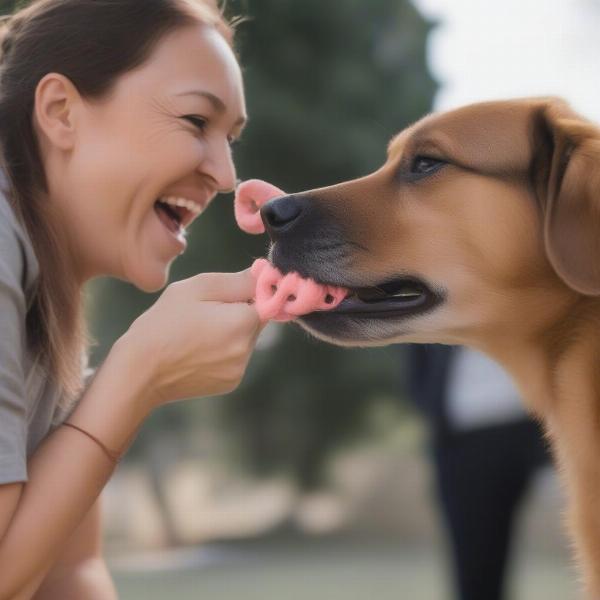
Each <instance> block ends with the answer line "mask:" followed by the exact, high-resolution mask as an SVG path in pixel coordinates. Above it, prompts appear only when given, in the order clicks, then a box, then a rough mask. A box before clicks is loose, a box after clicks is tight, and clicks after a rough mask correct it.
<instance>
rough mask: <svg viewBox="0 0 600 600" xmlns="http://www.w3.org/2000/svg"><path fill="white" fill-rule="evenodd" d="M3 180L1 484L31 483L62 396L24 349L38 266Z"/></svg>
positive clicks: (0, 216)
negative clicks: (36, 455)
mask: <svg viewBox="0 0 600 600" xmlns="http://www.w3.org/2000/svg"><path fill="white" fill-rule="evenodd" d="M2 183H3V182H2V178H1V177H0V484H3V483H14V482H20V481H27V458H28V457H29V456H30V455H31V454H32V453H33V452H34V451H35V449H36V448H37V446H38V444H39V443H40V441H41V440H42V439H43V438H44V437H46V435H48V433H49V432H50V430H51V428H52V426H53V425H56V424H57V421H59V420H60V419H61V418H64V415H62V413H63V411H62V410H61V409H60V408H59V399H60V390H59V389H58V388H57V386H56V385H55V384H54V383H53V382H52V381H51V380H50V378H49V377H48V376H47V373H46V371H45V370H44V368H43V366H42V365H41V364H39V362H38V361H37V360H36V356H34V355H33V354H32V353H31V352H30V351H29V349H28V348H27V346H26V335H25V316H26V314H27V310H28V308H29V307H30V306H31V302H32V300H33V297H34V293H35V289H36V285H37V280H38V276H39V265H38V261H37V259H36V256H35V253H34V250H33V246H32V244H31V240H30V238H29V236H28V235H27V232H26V231H25V228H24V227H23V226H22V225H21V224H20V223H19V222H18V220H17V219H16V217H15V214H14V212H13V210H12V208H11V206H10V204H9V203H8V201H7V199H6V197H5V195H4V194H3V193H2V191H1V190H2V185H1V184H2Z"/></svg>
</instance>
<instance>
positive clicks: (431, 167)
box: [410, 156, 446, 175]
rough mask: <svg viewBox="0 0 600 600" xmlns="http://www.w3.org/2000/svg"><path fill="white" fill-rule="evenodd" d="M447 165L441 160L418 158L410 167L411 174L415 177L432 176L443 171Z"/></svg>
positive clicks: (425, 157) (428, 157)
mask: <svg viewBox="0 0 600 600" xmlns="http://www.w3.org/2000/svg"><path fill="white" fill-rule="evenodd" d="M445 164H446V163H445V162H444V161H443V160H440V159H439V158H432V157H430V156H416V157H415V158H414V159H413V161H412V163H411V165H410V172H411V173H412V174H413V175H431V174H432V173H435V172H436V171H437V170H439V169H441V168H442V167H443V166H444V165H445Z"/></svg>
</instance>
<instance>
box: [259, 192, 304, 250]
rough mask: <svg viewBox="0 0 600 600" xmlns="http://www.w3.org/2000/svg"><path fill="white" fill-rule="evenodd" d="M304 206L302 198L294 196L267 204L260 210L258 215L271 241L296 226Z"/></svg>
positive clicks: (284, 197)
mask: <svg viewBox="0 0 600 600" xmlns="http://www.w3.org/2000/svg"><path fill="white" fill-rule="evenodd" d="M305 205H306V202H305V200H304V199H303V198H302V196H299V195H295V194H292V195H290V196H282V197H281V198H274V199H273V200H270V201H269V202H267V203H266V204H265V205H264V206H263V207H262V208H261V209H260V215H261V217H262V220H263V223H264V224H265V227H266V228H267V232H268V233H269V235H270V236H271V239H274V238H275V237H277V235H278V234H281V233H284V232H287V231H289V230H291V229H292V228H293V227H294V226H295V225H296V224H297V222H298V220H299V217H300V215H301V214H302V212H303V210H304V207H305Z"/></svg>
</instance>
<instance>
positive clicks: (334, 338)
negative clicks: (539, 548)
mask: <svg viewBox="0 0 600 600" xmlns="http://www.w3.org/2000/svg"><path fill="white" fill-rule="evenodd" d="M418 156H426V157H433V158H437V159H443V161H446V162H447V164H446V165H445V166H443V167H442V168H440V169H439V170H437V171H435V172H434V173H432V174H430V175H428V176H425V177H422V178H415V177H414V174H413V173H411V170H412V169H414V166H415V158H416V157H418ZM281 201H286V199H285V198H284V199H281V200H276V201H275V202H281ZM303 202H305V208H304V209H303V214H302V215H300V216H299V217H298V219H297V221H298V223H297V224H295V225H294V228H293V231H289V230H288V231H286V232H275V233H274V232H273V231H271V233H272V237H273V238H274V240H275V244H274V246H273V249H272V258H273V261H274V262H275V264H276V265H278V266H280V267H281V268H282V269H283V270H292V269H295V270H299V271H300V272H301V273H303V274H305V275H311V276H313V277H315V279H317V280H320V281H323V282H325V283H334V284H340V285H346V286H348V287H366V286H375V285H377V284H379V283H380V282H382V281H386V280H388V279H390V278H393V277H397V276H398V275H402V274H404V275H411V276H415V277H418V278H420V279H421V280H423V281H424V282H427V284H428V285H429V286H430V287H431V288H432V289H434V290H440V291H441V294H440V297H443V301H442V302H440V303H439V304H438V305H436V306H433V307H432V308H431V309H429V310H426V311H424V312H421V313H416V314H414V315H410V316H408V317H405V318H404V317H391V318H389V317H388V318H383V319H372V318H365V319H361V318H360V317H358V318H357V317H356V316H354V317H349V316H346V317H343V316H341V317H340V316H339V315H337V316H336V315H335V311H334V313H333V314H331V315H326V314H323V315H322V316H321V317H320V318H319V319H317V320H315V319H314V318H312V317H311V316H309V317H308V318H306V319H304V320H303V325H304V326H305V327H306V328H307V329H308V330H309V331H311V332H312V333H313V334H315V335H317V336H318V337H321V338H323V339H325V340H327V341H330V342H333V343H337V344H344V345H380V344H387V343H391V342H440V343H452V344H465V345H469V346H472V347H475V348H478V349H480V350H482V351H484V352H486V353H487V354H488V355H490V356H491V357H493V358H494V359H496V360H497V361H498V362H500V363H501V364H502V365H504V367H505V368H506V369H507V370H508V371H509V372H510V373H511V374H512V375H513V377H514V378H515V380H516V381H517V383H518V385H519V386H520V389H521V391H522V394H523V396H524V398H525V399H526V403H527V405H528V407H529V408H530V409H531V411H532V412H533V413H535V414H536V415H538V416H539V418H541V419H542V420H543V422H544V423H545V426H546V429H547V431H548V435H549V437H550V439H551V441H552V445H553V448H554V451H555V456H556V459H557V462H558V464H559V465H560V468H561V472H562V475H563V477H564V480H565V482H566V484H567V488H568V491H569V495H570V507H571V508H570V511H569V514H570V523H571V527H572V532H573V535H574V539H575V542H576V548H577V550H578V555H579V560H580V563H581V566H582V569H583V572H584V574H585V580H586V586H587V590H588V593H589V597H590V598H594V599H598V598H600V368H599V367H600V129H598V128H597V127H596V126H594V125H593V124H591V123H590V122H588V121H586V120H584V119H583V118H581V117H579V116H578V115H576V114H575V113H574V112H573V111H572V110H571V109H570V108H569V107H568V105H566V104H565V103H564V102H562V101H560V100H558V99H552V98H550V99H544V98H542V99H526V100H515V101H501V102H489V103H481V104H475V105H471V106H467V107H464V108H461V109H458V110H454V111H451V112H448V113H442V114H434V115H430V116H428V117H426V118H424V119H423V120H421V121H419V122H418V123H417V124H415V125H413V126H412V127H410V128H408V129H406V130H405V131H403V132H401V133H400V134H399V135H398V136H396V137H395V138H394V139H393V140H392V142H391V144H390V146H389V149H388V160H387V162H386V163H385V164H384V165H383V167H381V168H380V169H379V170H377V171H376V172H374V173H372V174H370V175H368V176H366V177H363V178H361V179H358V180H354V181H349V182H345V183H341V184H339V185H335V186H332V187H328V188H322V189H318V190H312V191H311V192H307V193H305V194H303ZM307 215H312V216H307ZM303 219H304V221H306V223H307V225H306V226H305V227H303V226H302V220H303ZM311 219H312V220H311ZM288 229H289V228H288Z"/></svg>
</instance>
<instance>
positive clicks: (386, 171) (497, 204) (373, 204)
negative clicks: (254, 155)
mask: <svg viewBox="0 0 600 600" xmlns="http://www.w3.org/2000/svg"><path fill="white" fill-rule="evenodd" d="M262 217H263V221H264V222H265V225H266V227H267V230H268V232H269V234H270V236H271V239H272V241H273V245H272V248H271V259H272V261H273V263H274V264H275V265H276V266H277V267H279V268H280V269H281V270H282V271H284V272H288V271H292V270H293V271H298V272H299V273H300V274H302V275H304V276H310V277H312V278H314V279H315V280H317V281H319V282H322V283H328V284H335V285H340V286H345V287H348V288H350V289H351V290H352V291H353V293H352V294H351V295H350V296H349V297H348V298H346V299H345V300H344V301H343V302H342V303H341V304H340V305H339V306H338V307H337V308H336V309H335V310H332V311H326V312H317V313H312V314H309V315H307V316H305V317H303V318H302V319H301V321H300V322H301V324H302V325H303V326H304V327H305V328H307V329H308V330H309V331H311V332H312V333H313V334H315V335H316V336H318V337H321V338H323V339H326V340H327V341H330V342H334V343H338V344H345V345H378V344H386V343H390V342H395V341H421V342H447V343H469V342H470V341H472V338H473V336H477V335H481V333H482V332H486V331H489V332H492V334H493V332H504V333H506V334H509V333H514V331H513V330H514V329H515V328H518V333H525V330H528V331H529V330H530V331H535V330H536V328H537V329H538V330H539V329H540V328H543V327H544V326H545V325H547V323H548V322H550V321H552V320H553V319H554V320H556V319H557V318H560V313H561V311H563V312H564V310H565V306H566V305H567V304H568V303H569V302H571V301H573V299H574V298H576V297H578V296H579V295H581V294H584V295H592V296H594V295H600V130H599V129H597V128H596V127H594V126H593V125H592V124H591V123H589V122H587V121H585V120H584V119H582V118H581V117H579V116H577V115H576V114H575V113H574V112H573V111H572V110H571V109H570V108H569V107H568V106H567V105H566V104H565V103H564V102H562V101H560V100H557V99H528V100H516V101H500V102H488V103H481V104H475V105H471V106H467V107H464V108H460V109H457V110H454V111H451V112H448V113H441V114H434V115H430V116H428V117H426V118H424V119H422V120H421V121H419V122H418V123H416V124H415V125H413V126H412V127H410V128H408V129H406V130H404V131H403V132H401V133H400V134H398V135H397V136H396V137H395V138H394V139H393V140H392V141H391V143H390V145H389V149H388V159H387V161H386V163H385V164H384V165H383V166H382V167H381V168H380V169H378V170H377V171H375V172H374V173H372V174H370V175H368V176H366V177H363V178H361V179H357V180H353V181H348V182H344V183H340V184H338V185H334V186H331V187H326V188H321V189H316V190H311V191H308V192H303V193H299V194H293V195H290V196H285V197H283V198H278V199H276V200H273V201H271V202H269V203H268V204H267V205H265V206H264V207H263V209H262Z"/></svg>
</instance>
